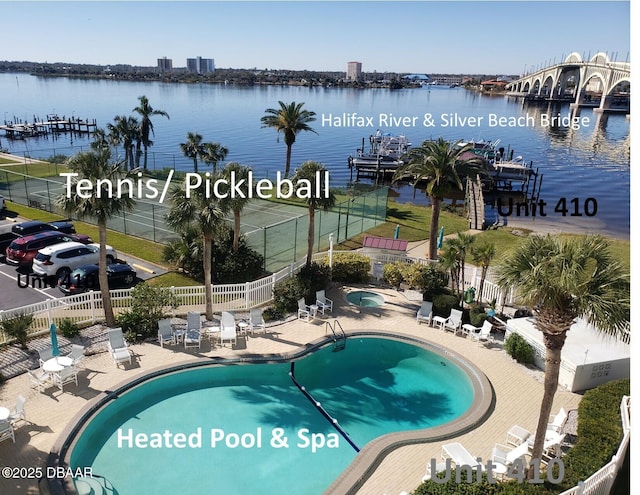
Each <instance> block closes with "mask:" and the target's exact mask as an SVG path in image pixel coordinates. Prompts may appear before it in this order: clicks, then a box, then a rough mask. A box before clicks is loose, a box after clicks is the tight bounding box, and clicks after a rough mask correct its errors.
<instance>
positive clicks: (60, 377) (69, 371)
mask: <svg viewBox="0 0 640 495" xmlns="http://www.w3.org/2000/svg"><path fill="white" fill-rule="evenodd" d="M127 352H128V351H127ZM129 359H131V358H129ZM129 362H131V361H129ZM53 379H54V382H55V384H56V385H57V386H58V387H60V391H61V392H64V386H65V385H66V384H67V383H72V382H73V383H75V384H76V387H77V386H78V370H77V369H76V368H75V367H73V366H67V367H66V368H63V369H62V370H60V371H58V372H57V373H55V374H54V375H53Z"/></svg>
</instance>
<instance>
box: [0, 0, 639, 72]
mask: <svg viewBox="0 0 640 495" xmlns="http://www.w3.org/2000/svg"><path fill="white" fill-rule="evenodd" d="M125 6H126V10H125V9H124V7H125ZM247 6H249V7H250V8H249V9H247ZM551 6H553V9H552V10H553V13H552V15H549V10H550V9H549V7H551ZM0 11H4V13H5V14H8V15H7V18H11V19H12V22H10V23H7V26H6V27H3V31H4V34H5V37H6V38H7V39H20V40H21V42H20V43H15V44H13V45H12V47H11V51H10V53H7V52H5V54H4V55H0V57H1V58H2V59H4V60H7V61H29V62H36V63H37V62H40V63H45V62H46V63H69V64H96V65H105V66H106V65H117V64H125V65H132V66H144V67H153V66H156V64H157V59H159V58H163V57H167V58H168V59H172V60H174V61H177V62H178V63H177V64H176V65H175V66H176V67H182V61H184V62H185V66H186V59H187V58H190V57H192V56H193V55H191V54H193V53H200V54H204V55H202V56H206V57H207V58H212V59H215V61H216V62H215V65H216V67H217V68H234V69H254V68H255V69H257V70H265V69H269V70H312V71H320V72H323V71H326V72H346V67H347V62H348V61H353V60H357V61H360V62H362V71H363V72H369V73H370V72H383V73H384V72H397V73H425V74H430V73H435V74H496V75H515V74H521V73H523V72H526V71H527V70H528V69H529V68H531V67H536V66H541V65H542V64H545V63H552V62H553V61H554V60H555V61H556V62H560V61H561V60H562V57H563V56H564V57H566V56H568V55H569V53H571V52H574V51H576V52H578V53H580V54H581V55H582V56H583V57H584V58H588V54H591V56H593V55H594V54H595V53H596V52H599V51H602V52H606V53H607V54H608V55H609V56H610V57H611V58H612V59H613V60H617V61H625V60H626V61H628V60H629V53H630V36H631V33H630V31H631V29H630V3H629V2H611V1H600V2H592V1H579V2H576V1H572V2H557V1H552V2H538V1H534V2H520V1H503V2H485V1H480V2H478V1H476V2H451V1H450V2H430V1H429V2H304V3H303V2H271V1H269V2H180V1H168V2H132V3H124V2H96V3H93V2H85V1H81V2H4V1H1V2H0ZM248 12H249V13H250V14H251V15H250V16H249V15H247V13H248ZM207 18H211V19H212V21H211V27H209V26H208V25H207V24H206V23H203V20H204V19H207ZM141 19H142V20H144V22H140V20H141ZM192 19H198V20H199V24H198V27H199V28H200V29H194V26H193V24H192ZM522 19H527V20H528V21H527V25H528V26H536V25H540V27H541V30H540V31H536V30H534V29H529V30H527V29H525V28H524V26H523V25H522V21H521V20H522ZM567 19H571V20H572V21H571V22H570V23H567ZM592 19H598V29H593V30H591V29H586V26H588V25H589V23H592V22H593V21H592ZM621 19H626V20H628V21H629V23H628V25H627V26H626V28H625V24H624V23H621V22H620V20H621ZM452 20H453V21H452ZM282 24H284V26H281V25H282ZM116 25H117V26H118V29H117V31H114V30H113V26H116ZM289 25H290V26H294V27H293V28H291V27H290V26H289ZM24 26H28V32H29V33H30V35H29V36H27V37H25V36H24V33H25V27H24ZM51 26H55V30H54V31H52V30H51ZM328 26H330V27H328ZM378 26H381V27H378ZM283 29H284V30H285V32H286V29H293V31H294V34H295V33H298V32H299V33H301V36H300V39H297V38H295V36H294V41H293V42H292V43H290V44H289V45H288V44H287V40H288V39H287V38H286V37H285V39H284V40H283V39H282V37H281V35H280V34H281V31H282V30H283ZM549 31H551V32H554V33H557V34H561V35H562V36H558V37H550V36H548V35H547V33H548V32H549ZM114 32H115V33H116V36H112V33H114ZM34 33H36V35H35V36H34V35H33V34H34ZM333 33H336V34H333ZM48 37H54V38H55V43H50V42H47V40H48ZM514 39H515V40H521V42H520V43H514V42H513V40H514ZM141 40H142V42H141ZM363 40H364V41H367V40H370V41H371V43H366V42H365V43H363ZM528 40H530V41H534V43H532V42H527V41H528ZM564 40H566V41H564ZM88 41H90V42H88ZM434 46H437V48H434Z"/></svg>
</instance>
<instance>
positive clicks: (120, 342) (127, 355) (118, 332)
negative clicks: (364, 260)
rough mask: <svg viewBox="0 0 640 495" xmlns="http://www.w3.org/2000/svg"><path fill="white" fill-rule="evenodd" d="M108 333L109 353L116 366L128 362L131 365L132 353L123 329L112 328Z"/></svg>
mask: <svg viewBox="0 0 640 495" xmlns="http://www.w3.org/2000/svg"><path fill="white" fill-rule="evenodd" d="M107 333H108V334H109V342H108V346H109V353H110V354H111V357H112V358H113V361H114V363H115V364H116V366H118V365H119V364H120V363H124V362H125V361H128V362H129V364H131V351H129V346H128V345H127V342H126V341H125V340H124V335H123V334H122V328H120V327H118V328H110V329H109V330H108V332H107ZM76 383H77V382H76Z"/></svg>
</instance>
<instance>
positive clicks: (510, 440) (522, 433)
mask: <svg viewBox="0 0 640 495" xmlns="http://www.w3.org/2000/svg"><path fill="white" fill-rule="evenodd" d="M530 437H531V432H530V431H529V430H526V429H525V428H523V427H522V426H518V425H513V426H512V427H511V429H510V430H509V431H508V432H507V440H506V442H507V445H513V446H514V447H517V446H518V445H521V444H523V443H526V442H527V440H529V438H530Z"/></svg>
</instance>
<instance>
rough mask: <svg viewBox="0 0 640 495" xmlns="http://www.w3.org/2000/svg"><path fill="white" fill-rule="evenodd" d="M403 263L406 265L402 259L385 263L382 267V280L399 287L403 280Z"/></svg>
mask: <svg viewBox="0 0 640 495" xmlns="http://www.w3.org/2000/svg"><path fill="white" fill-rule="evenodd" d="M404 265H406V263H405V262H404V261H396V262H394V263H387V264H385V265H384V268H383V269H382V278H383V279H384V281H385V282H387V283H388V284H389V285H390V286H392V287H395V288H396V289H399V288H400V284H401V283H402V281H403V280H404V274H403V270H404Z"/></svg>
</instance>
